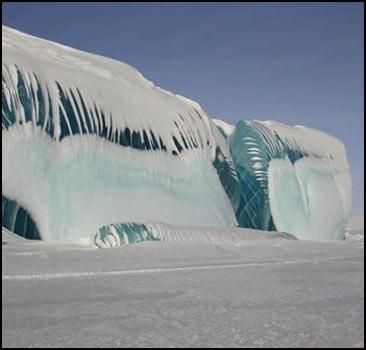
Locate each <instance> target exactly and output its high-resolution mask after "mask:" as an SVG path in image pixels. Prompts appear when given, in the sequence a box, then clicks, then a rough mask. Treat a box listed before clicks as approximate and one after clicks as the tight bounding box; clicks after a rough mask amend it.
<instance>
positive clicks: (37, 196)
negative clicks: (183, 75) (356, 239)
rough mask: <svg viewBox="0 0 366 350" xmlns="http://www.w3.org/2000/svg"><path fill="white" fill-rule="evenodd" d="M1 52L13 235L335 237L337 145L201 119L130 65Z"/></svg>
mask: <svg viewBox="0 0 366 350" xmlns="http://www.w3.org/2000/svg"><path fill="white" fill-rule="evenodd" d="M2 48H3V60H2V159H3V160H2V179H3V180H2V218H3V224H5V226H6V227H7V228H9V229H10V230H12V231H13V232H16V233H18V234H20V235H22V236H26V237H28V238H39V237H40V238H42V239H48V240H50V239H62V240H75V239H78V238H91V237H93V235H94V234H95V232H97V230H99V229H100V228H101V227H109V226H108V225H111V224H112V223H121V224H123V223H128V222H141V220H143V221H144V222H162V223H165V224H173V225H185V226H186V225H195V226H201V227H202V226H206V227H217V228H224V227H226V228H228V227H234V226H237V225H239V226H241V227H247V228H254V229H260V230H265V231H274V230H279V231H283V232H288V233H291V234H295V235H296V236H297V237H299V238H303V239H331V238H338V239H339V238H342V235H343V232H344V228H345V225H346V222H347V218H348V215H349V212H350V186H351V181H350V175H349V169H348V163H347V159H346V156H345V150H344V146H343V145H342V143H341V142H340V141H338V140H336V139H335V138H333V137H331V136H329V135H326V134H324V133H321V132H319V131H316V130H313V129H307V128H304V127H289V126H286V125H283V124H280V123H276V122H260V121H242V122H239V123H238V124H237V125H236V126H233V125H230V124H228V123H225V122H223V121H220V120H219V119H212V120H211V119H210V118H208V117H207V115H206V113H205V112H204V111H203V109H202V108H201V107H200V106H199V104H197V103H196V102H194V101H191V100H189V99H187V98H185V97H182V96H179V95H174V94H172V93H170V92H168V91H165V90H163V89H161V88H159V87H156V86H155V85H154V84H153V83H152V82H150V81H148V80H146V79H145V78H144V77H143V76H142V75H141V74H140V73H139V72H138V71H137V70H136V69H134V68H133V67H131V66H129V65H127V64H124V63H122V62H118V61H116V60H112V59H108V58H105V57H101V56H98V55H93V54H90V53H86V52H81V51H79V50H75V49H72V48H69V47H66V46H63V45H59V44H56V43H53V42H50V41H46V40H42V39H39V38H35V37H33V36H30V35H27V34H23V33H21V32H18V31H16V30H13V29H10V28H7V27H4V26H3V27H2ZM329 203H332V205H329Z"/></svg>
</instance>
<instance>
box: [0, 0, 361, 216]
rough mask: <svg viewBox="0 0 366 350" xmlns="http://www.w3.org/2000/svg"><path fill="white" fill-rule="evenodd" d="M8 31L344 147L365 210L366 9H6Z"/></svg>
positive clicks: (234, 117)
mask: <svg viewBox="0 0 366 350" xmlns="http://www.w3.org/2000/svg"><path fill="white" fill-rule="evenodd" d="M2 6H3V18H2V23H3V24H5V25H8V26H10V27H13V28H15V29H19V30H21V31H24V32H26V33H29V34H32V35H36V36H39V37H42V38H46V39H49V40H53V41H57V42H60V43H63V44H65V45H69V46H72V47H75V48H78V49H81V50H86V51H89V52H93V53H98V54H101V55H104V56H109V57H112V58H115V59H118V60H121V61H124V62H126V63H129V64H131V65H133V66H135V67H136V68H137V69H138V70H139V71H140V72H141V73H142V74H143V75H144V76H145V77H146V78H148V79H149V80H152V81H153V82H154V83H155V84H156V85H159V86H161V87H163V88H165V89H167V90H170V91H172V92H175V93H179V94H181V95H184V96H187V97H189V98H191V99H193V100H196V101H197V102H199V103H200V104H201V106H202V107H203V108H204V109H205V111H206V112H207V113H208V114H209V115H210V116H211V117H218V118H221V119H223V120H226V121H228V122H231V123H236V122H237V121H239V120H240V119H272V120H278V121H281V122H284V123H287V124H292V125H296V124H301V125H305V126H309V127H314V128H317V129H320V130H322V131H325V132H327V133H329V134H332V135H334V136H336V137H338V138H339V139H340V140H342V141H343V142H344V144H345V145H346V149H347V156H348V160H349V162H350V166H351V172H352V180H353V214H356V215H360V214H362V213H363V208H364V170H363V167H364V97H363V95H364V44H363V43H364V34H363V31H364V8H363V3H323V4H321V3H308V4H306V3H305V4H300V3H298V4H296V3H292V4H288V3H252V4H250V3H249V4H248V3H153V4H151V3H150V4H144V3H107V2H100V3H51V2H50V3H2Z"/></svg>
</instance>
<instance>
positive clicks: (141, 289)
mask: <svg viewBox="0 0 366 350" xmlns="http://www.w3.org/2000/svg"><path fill="white" fill-rule="evenodd" d="M348 237H349V238H352V239H350V240H347V241H332V242H311V241H293V240H286V239H274V240H264V241H263V240H262V241H243V242H233V243H231V244H229V243H220V244H212V243H211V244H208V243H202V242H187V243H174V242H171V243H159V242H147V243H139V244H135V245H130V246H124V247H120V248H115V249H94V248H91V247H87V246H78V247H76V246H73V247H72V246H67V245H57V244H51V243H47V244H46V243H43V242H29V241H25V240H23V239H21V238H14V237H13V236H12V235H9V234H7V233H6V232H5V231H3V237H2V249H3V252H2V264H3V265H2V266H3V267H2V283H3V285H2V286H3V288H2V346H3V347H71V346H75V347H81V346H83V347H108V346H111V347H123V346H124V347H148V346H150V347H159V346H161V347H198V346H207V347H363V346H364V277H363V275H364V241H363V235H360V230H359V229H358V230H357V234H356V235H352V233H350V234H348Z"/></svg>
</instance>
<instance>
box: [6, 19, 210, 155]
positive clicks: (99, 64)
mask: <svg viewBox="0 0 366 350" xmlns="http://www.w3.org/2000/svg"><path fill="white" fill-rule="evenodd" d="M2 48H3V59H2V74H3V90H4V93H5V97H6V102H7V107H8V108H9V109H10V110H11V111H15V114H16V116H17V117H16V118H21V119H22V120H23V122H26V121H27V120H29V119H32V120H33V121H35V122H38V124H41V125H42V126H43V129H46V128H47V125H48V124H47V123H48V121H47V120H45V121H42V123H39V119H40V117H41V116H40V115H39V114H40V113H41V111H39V104H40V101H33V104H32V107H31V108H30V111H27V110H24V107H22V103H21V100H20V97H19V94H18V93H17V88H18V89H19V84H20V83H22V84H24V89H25V94H26V96H27V97H29V99H32V96H35V97H36V100H37V96H38V99H39V94H40V93H41V95H42V96H43V98H44V100H46V102H48V101H49V104H47V103H46V111H45V113H46V118H47V116H48V115H50V114H52V115H53V121H52V122H53V124H54V125H53V128H52V130H49V132H50V133H52V136H53V137H54V139H56V140H60V139H61V138H62V133H63V130H62V128H64V129H69V132H68V134H75V129H76V131H77V132H80V133H82V134H85V133H98V132H99V133H100V129H101V128H102V127H105V128H106V129H107V131H106V133H107V134H108V135H109V138H112V137H114V138H117V134H118V133H120V132H121V130H124V129H125V128H126V127H127V126H128V128H129V129H130V130H131V132H132V131H133V130H134V131H136V132H138V131H140V132H141V133H142V132H143V131H144V130H145V131H146V133H147V135H146V138H147V140H148V142H149V143H154V136H155V138H159V137H160V138H161V140H162V143H163V144H164V146H165V147H167V149H168V151H173V150H175V151H176V152H177V153H179V148H180V147H179V146H177V142H178V143H179V144H180V146H181V147H182V148H207V147H208V146H210V147H211V145H212V143H214V138H213V136H212V132H211V128H212V126H211V122H210V121H209V119H208V117H207V115H206V114H205V112H204V111H203V110H202V108H201V107H200V106H199V104H198V103H196V102H194V101H191V100H190V99H188V98H186V97H182V96H180V95H174V94H172V93H171V92H168V91H166V90H163V89H161V88H159V87H156V86H155V85H154V84H153V83H152V82H150V81H148V80H147V79H145V78H144V77H143V76H142V74H141V73H140V72H138V71H137V70H136V69H135V68H133V67H131V66H130V65H128V64H125V63H122V62H119V61H116V60H113V59H110V58H106V57H102V56H98V55H95V54H91V53H87V52H83V51H80V50H76V49H73V48H70V47H67V46H64V45H60V44H57V43H53V42H51V41H47V40H43V39H40V38H36V37H34V36H31V35H28V34H24V33H21V32H19V31H17V30H14V29H10V28H8V27H6V26H2ZM19 79H21V80H22V81H19ZM62 97H64V99H65V100H68V101H70V104H71V107H70V109H71V110H72V111H73V112H74V114H75V118H76V122H75V124H77V127H75V128H73V126H72V125H70V124H72V123H73V121H71V120H69V119H68V118H70V116H69V115H68V113H66V112H67V111H66V112H65V104H64V103H62ZM37 102H38V104H37ZM27 112H28V113H29V114H30V115H29V116H27ZM37 118H38V120H37ZM63 118H65V119H66V121H64V120H63ZM104 119H105V120H104ZM62 124H65V125H62ZM3 127H4V122H3ZM149 131H151V132H150V133H149ZM152 134H154V135H152ZM173 137H174V138H175V140H176V141H174V139H173ZM177 149H178V150H177Z"/></svg>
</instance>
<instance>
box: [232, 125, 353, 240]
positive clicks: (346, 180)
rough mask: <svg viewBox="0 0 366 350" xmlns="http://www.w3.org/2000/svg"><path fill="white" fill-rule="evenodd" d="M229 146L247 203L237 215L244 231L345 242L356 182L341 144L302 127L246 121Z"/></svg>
mask: <svg viewBox="0 0 366 350" xmlns="http://www.w3.org/2000/svg"><path fill="white" fill-rule="evenodd" d="M230 145H231V151H232V156H233V160H234V164H235V169H236V171H237V174H238V177H239V186H240V187H241V190H240V193H241V195H242V197H243V202H244V203H245V209H244V210H242V211H241V212H240V213H238V212H237V218H238V222H239V224H240V225H241V226H246V225H248V224H249V226H250V227H258V228H262V229H274V228H276V229H277V230H279V231H284V232H290V233H292V234H294V235H296V237H298V238H300V239H341V238H343V236H344V232H345V228H346V223H347V220H348V217H349V215H350V210H351V198H350V194H351V178H350V173H349V167H348V162H347V158H346V153H345V149H344V145H343V144H342V143H341V142H340V141H339V140H337V139H336V138H334V137H332V136H330V135H327V134H325V133H322V132H320V131H318V130H314V129H310V128H305V127H302V126H295V127H290V126H288V125H284V124H281V123H278V122H273V121H267V122H261V121H241V122H239V123H238V124H237V125H236V127H235V131H234V133H233V135H232V138H231V141H230Z"/></svg>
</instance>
